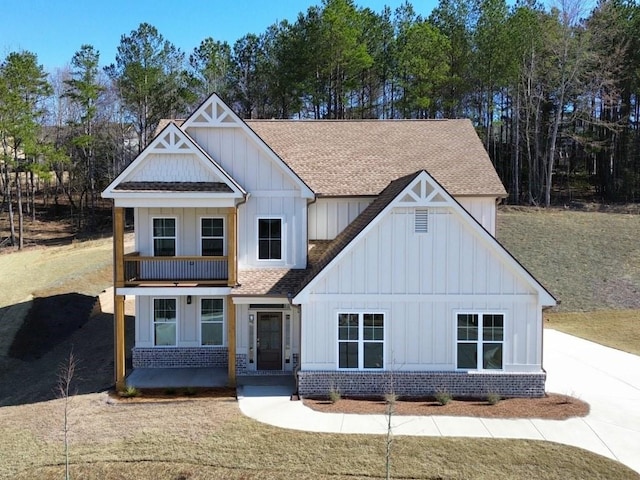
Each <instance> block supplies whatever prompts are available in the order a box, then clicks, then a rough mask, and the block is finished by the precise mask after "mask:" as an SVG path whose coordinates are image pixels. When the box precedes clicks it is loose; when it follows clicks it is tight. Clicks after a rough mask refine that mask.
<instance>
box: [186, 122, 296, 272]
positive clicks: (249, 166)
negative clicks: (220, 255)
mask: <svg viewBox="0 0 640 480" xmlns="http://www.w3.org/2000/svg"><path fill="white" fill-rule="evenodd" d="M187 131H188V133H189V134H190V135H192V136H193V137H194V139H195V140H196V141H197V142H198V144H199V145H201V146H202V148H204V150H206V151H207V153H208V154H209V155H210V156H211V157H212V158H213V159H214V160H215V161H216V162H217V163H218V164H219V165H220V166H221V167H222V168H223V169H224V170H225V171H226V172H227V173H228V174H229V175H231V176H232V177H233V178H234V179H235V180H236V181H237V182H238V184H240V185H241V186H242V187H243V188H244V189H245V191H247V192H249V197H248V199H247V201H246V203H243V204H241V205H240V207H239V209H238V240H239V241H238V267H239V268H247V267H249V268H260V267H267V268H272V267H287V268H304V267H306V263H307V258H306V254H307V248H306V247H307V225H306V224H307V199H305V198H302V194H301V191H300V188H299V186H298V185H296V184H295V183H294V182H293V181H292V179H291V177H290V175H289V173H288V172H286V171H285V170H284V169H283V168H282V167H281V166H280V165H277V164H276V163H275V162H274V161H273V160H272V159H271V158H269V155H268V154H267V153H266V152H265V151H264V148H263V146H261V145H258V144H257V143H256V142H255V141H254V140H253V139H251V138H249V137H248V136H247V134H246V133H245V132H244V131H243V130H242V129H241V128H237V127H234V128H206V127H205V128H202V127H199V128H189V129H188V130H187ZM258 218H281V219H282V228H283V244H282V246H283V251H282V252H283V255H282V257H283V258H282V259H281V260H279V261H277V260H269V261H261V260H258V255H257V252H258V230H257V228H258Z"/></svg>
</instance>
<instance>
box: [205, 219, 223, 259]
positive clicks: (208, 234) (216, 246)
mask: <svg viewBox="0 0 640 480" xmlns="http://www.w3.org/2000/svg"><path fill="white" fill-rule="evenodd" d="M200 238H201V239H200V242H201V243H200V251H201V255H203V256H209V257H222V256H223V255H224V219H222V218H201V219H200Z"/></svg>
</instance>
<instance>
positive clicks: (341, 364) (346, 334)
mask: <svg viewBox="0 0 640 480" xmlns="http://www.w3.org/2000/svg"><path fill="white" fill-rule="evenodd" d="M338 368H353V369H382V368H384V314H383V313H339V314H338Z"/></svg>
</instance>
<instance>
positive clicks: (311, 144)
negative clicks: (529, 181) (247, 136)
mask: <svg viewBox="0 0 640 480" xmlns="http://www.w3.org/2000/svg"><path fill="white" fill-rule="evenodd" d="M246 123H247V125H249V127H250V128H251V129H253V130H254V131H255V132H256V133H257V134H258V135H259V136H260V137H261V138H262V139H263V140H264V141H265V143H266V144H267V145H269V147H271V148H272V149H273V151H274V152H275V153H276V154H277V155H278V156H279V157H280V158H281V159H282V160H284V161H285V162H286V163H287V164H288V165H289V166H290V167H291V168H292V169H293V171H294V172H296V173H297V174H298V175H299V176H300V178H302V180H303V181H304V182H305V183H306V184H307V185H309V187H310V188H311V189H312V190H313V191H314V192H315V193H316V194H317V195H321V196H322V195H325V196H351V195H377V194H378V193H380V192H381V191H382V190H383V189H384V188H385V187H386V186H387V185H388V183H389V182H390V181H392V180H395V179H397V178H400V177H403V176H405V175H408V174H411V173H413V172H416V171H418V170H426V171H427V172H428V173H429V174H430V175H432V176H433V177H434V178H435V179H436V180H437V181H438V182H439V183H440V184H441V185H442V186H443V187H444V188H446V189H447V191H448V192H449V193H451V194H452V195H454V196H460V195H492V196H505V195H506V191H505V189H504V186H503V185H502V182H501V181H500V178H499V177H498V175H497V173H496V171H495V169H494V168H493V165H492V163H491V160H490V159H489V156H488V154H487V152H486V150H485V149H484V146H483V145H482V142H481V141H480V139H479V138H478V135H477V134H476V132H475V129H474V128H473V125H472V124H471V122H470V121H469V120H464V119H463V120H362V121H359V120H313V121H307V120H247V121H246Z"/></svg>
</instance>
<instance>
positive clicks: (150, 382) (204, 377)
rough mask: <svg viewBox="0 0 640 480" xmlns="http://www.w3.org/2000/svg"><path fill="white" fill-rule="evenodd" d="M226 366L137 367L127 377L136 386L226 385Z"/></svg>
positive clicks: (193, 386) (200, 386) (129, 384)
mask: <svg viewBox="0 0 640 480" xmlns="http://www.w3.org/2000/svg"><path fill="white" fill-rule="evenodd" d="M228 380H229V377H228V376H227V369H226V368H204V367H201V368H136V369H134V370H133V371H132V372H131V373H130V374H129V375H128V376H127V378H126V379H125V384H126V385H127V386H131V387H136V388H184V387H192V388H207V387H226V386H227V384H228Z"/></svg>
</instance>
